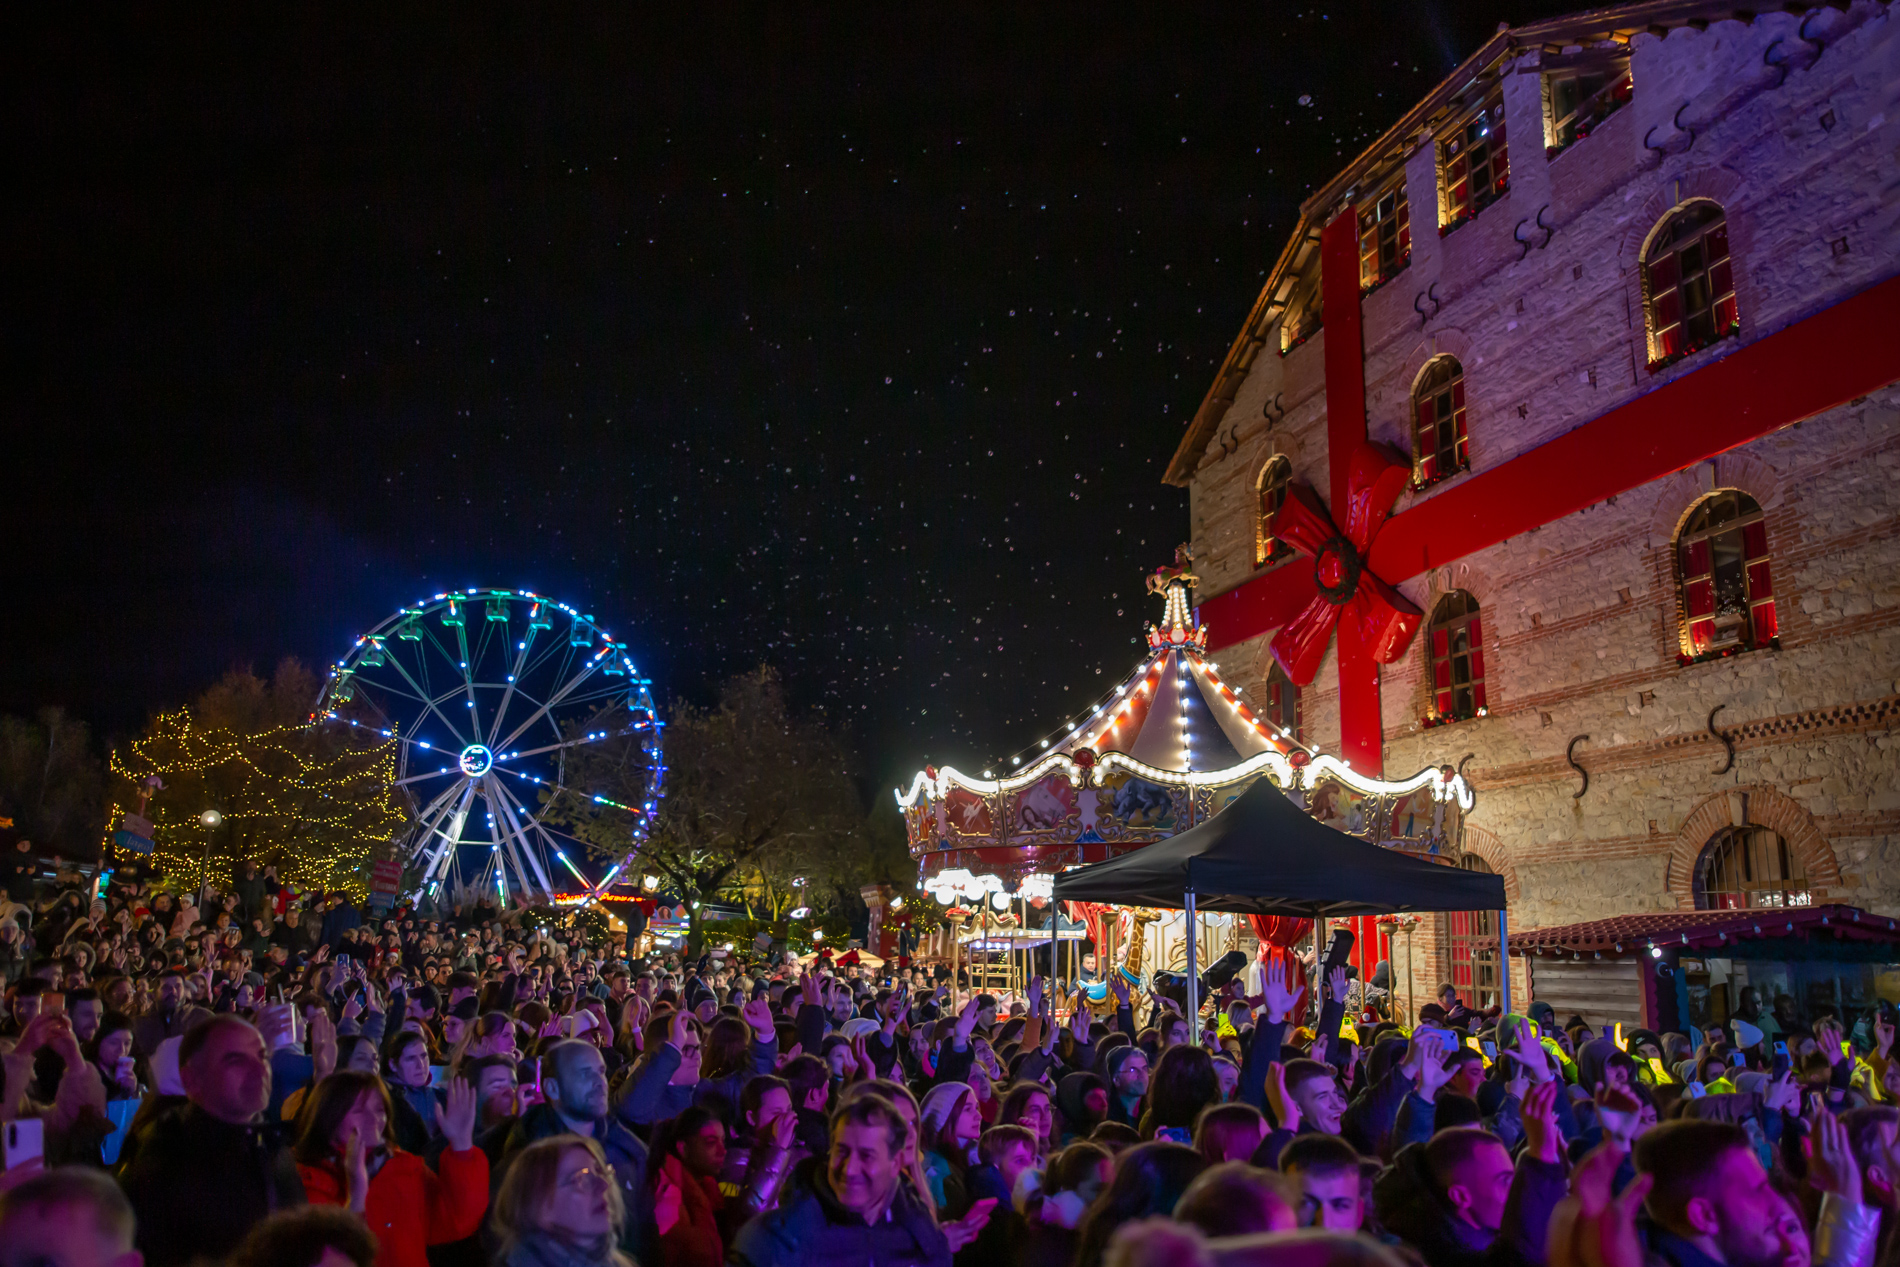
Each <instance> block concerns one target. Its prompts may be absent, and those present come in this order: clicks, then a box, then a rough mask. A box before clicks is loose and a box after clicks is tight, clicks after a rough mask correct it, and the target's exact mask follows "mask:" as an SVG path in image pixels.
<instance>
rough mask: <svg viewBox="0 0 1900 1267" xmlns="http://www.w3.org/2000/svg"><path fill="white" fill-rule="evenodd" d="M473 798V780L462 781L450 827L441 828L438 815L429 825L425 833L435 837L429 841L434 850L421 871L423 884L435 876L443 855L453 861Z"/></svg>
mask: <svg viewBox="0 0 1900 1267" xmlns="http://www.w3.org/2000/svg"><path fill="white" fill-rule="evenodd" d="M474 799H475V782H474V780H472V779H470V780H467V781H465V782H464V783H463V786H462V795H461V798H460V799H459V800H457V801H456V803H455V812H454V815H453V817H452V823H453V825H452V826H451V828H450V829H449V830H448V831H446V832H445V831H443V830H442V828H441V818H440V816H438V817H437V820H436V822H434V823H431V824H430V825H429V828H428V833H427V834H428V836H430V837H434V838H435V839H434V840H432V841H431V843H432V844H434V846H435V850H434V852H433V853H431V854H430V855H429V865H428V866H426V867H424V868H423V871H422V881H423V883H424V884H427V883H428V882H429V881H430V880H431V879H433V878H434V877H435V873H436V869H437V868H438V867H440V866H441V865H442V860H443V857H444V856H445V855H446V856H447V858H448V860H449V861H450V862H451V863H453V862H454V861H455V851H456V847H457V846H458V845H460V844H461V843H462V828H463V826H464V825H465V824H466V823H467V822H468V806H469V802H470V801H472V800H474Z"/></svg>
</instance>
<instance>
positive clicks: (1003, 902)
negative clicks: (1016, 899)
mask: <svg viewBox="0 0 1900 1267" xmlns="http://www.w3.org/2000/svg"><path fill="white" fill-rule="evenodd" d="M990 905H991V906H992V907H994V908H995V909H996V910H999V911H1007V910H1008V909H1009V894H1007V893H992V894H990Z"/></svg>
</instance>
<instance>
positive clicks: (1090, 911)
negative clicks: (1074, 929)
mask: <svg viewBox="0 0 1900 1267" xmlns="http://www.w3.org/2000/svg"><path fill="white" fill-rule="evenodd" d="M1062 905H1063V906H1065V907H1067V908H1068V916H1069V918H1070V919H1072V920H1080V921H1081V923H1082V927H1083V928H1084V929H1086V930H1087V932H1088V935H1089V940H1090V941H1092V942H1094V943H1095V952H1096V953H1097V954H1106V953H1108V951H1107V947H1106V946H1105V945H1104V944H1103V942H1102V916H1103V914H1104V913H1106V912H1107V911H1108V910H1109V909H1110V908H1109V906H1108V905H1107V903H1104V902H1064V903H1063V904H1062Z"/></svg>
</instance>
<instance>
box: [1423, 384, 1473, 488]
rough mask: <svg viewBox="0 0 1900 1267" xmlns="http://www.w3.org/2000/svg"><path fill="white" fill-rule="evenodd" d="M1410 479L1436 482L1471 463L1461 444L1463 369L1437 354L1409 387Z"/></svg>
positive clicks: (1463, 430) (1463, 422)
mask: <svg viewBox="0 0 1900 1267" xmlns="http://www.w3.org/2000/svg"><path fill="white" fill-rule="evenodd" d="M1412 463H1413V468H1412V480H1413V482H1414V483H1415V484H1417V485H1418V487H1420V488H1423V487H1425V486H1426V485H1427V484H1433V483H1436V482H1437V481H1439V480H1442V479H1444V478H1445V477H1446V476H1448V475H1455V474H1456V473H1458V472H1459V471H1463V470H1466V469H1468V468H1469V467H1470V466H1471V456H1470V452H1469V450H1468V449H1467V448H1466V445H1465V369H1464V366H1462V365H1460V364H1458V361H1457V358H1455V357H1450V356H1441V357H1439V358H1438V359H1437V360H1435V361H1433V362H1431V364H1429V365H1427V366H1426V367H1425V372H1424V373H1423V374H1420V375H1419V376H1418V385H1417V386H1416V387H1414V388H1413V389H1412Z"/></svg>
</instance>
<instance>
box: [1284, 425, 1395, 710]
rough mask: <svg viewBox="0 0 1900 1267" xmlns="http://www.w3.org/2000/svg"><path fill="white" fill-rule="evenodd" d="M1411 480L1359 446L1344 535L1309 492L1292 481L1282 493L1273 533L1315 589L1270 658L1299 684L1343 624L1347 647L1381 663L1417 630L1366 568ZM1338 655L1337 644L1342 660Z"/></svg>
mask: <svg viewBox="0 0 1900 1267" xmlns="http://www.w3.org/2000/svg"><path fill="white" fill-rule="evenodd" d="M1411 475H1412V468H1411V467H1410V466H1409V465H1407V464H1406V463H1405V462H1403V461H1402V460H1400V458H1399V456H1398V455H1397V454H1396V453H1394V452H1393V451H1392V450H1391V449H1389V448H1387V447H1386V446H1384V445H1382V444H1373V443H1371V442H1369V441H1361V442H1360V444H1359V446H1358V448H1357V449H1355V450H1354V452H1353V455H1352V465H1351V467H1350V469H1349V470H1348V471H1347V475H1346V527H1345V530H1344V531H1341V530H1340V528H1339V527H1338V526H1337V525H1336V524H1335V523H1334V522H1333V517H1332V516H1331V515H1329V514H1327V513H1326V508H1325V507H1324V506H1322V505H1320V501H1319V497H1318V496H1317V495H1315V494H1314V492H1313V490H1312V489H1311V488H1308V487H1307V486H1306V485H1304V484H1296V485H1294V486H1292V487H1290V488H1288V489H1287V490H1286V502H1285V503H1284V504H1283V505H1282V506H1281V507H1280V512H1279V514H1278V515H1276V516H1275V517H1274V521H1273V532H1274V535H1275V536H1276V537H1278V538H1279V539H1280V540H1282V541H1284V542H1286V543H1287V544H1288V545H1290V546H1292V547H1293V548H1294V549H1295V550H1298V551H1299V552H1300V553H1301V554H1304V555H1307V556H1309V557H1311V558H1312V560H1313V581H1314V587H1315V588H1316V589H1317V590H1318V591H1319V592H1318V593H1316V594H1314V595H1313V598H1312V601H1310V602H1309V603H1307V605H1306V608H1305V610H1303V611H1302V612H1300V614H1299V615H1297V616H1295V617H1294V618H1293V619H1292V620H1290V621H1288V622H1287V623H1286V624H1285V625H1283V626H1282V627H1281V629H1280V632H1279V633H1277V634H1275V635H1274V636H1273V658H1274V659H1275V660H1278V661H1279V662H1280V667H1281V668H1282V669H1284V670H1285V671H1286V675H1287V676H1288V677H1290V678H1292V679H1293V680H1294V681H1295V682H1297V683H1298V684H1299V685H1301V686H1305V685H1306V684H1307V683H1309V682H1311V681H1312V680H1313V675H1314V674H1315V673H1317V672H1318V671H1319V662H1320V661H1321V660H1322V659H1323V658H1325V655H1326V646H1327V644H1328V643H1330V642H1331V641H1332V640H1333V631H1334V630H1335V629H1337V628H1338V627H1339V624H1340V622H1342V621H1344V622H1346V623H1347V625H1348V627H1349V629H1350V630H1351V631H1352V633H1353V635H1354V639H1353V642H1354V645H1356V646H1357V647H1358V648H1359V649H1360V650H1361V651H1362V652H1363V654H1365V655H1368V656H1370V657H1371V658H1372V659H1373V660H1375V661H1377V662H1378V663H1380V664H1390V663H1392V662H1393V661H1394V660H1396V659H1398V658H1399V657H1400V656H1401V655H1404V654H1405V648H1406V647H1408V646H1409V645H1411V642H1412V635H1413V634H1415V633H1417V632H1418V625H1419V621H1420V620H1421V619H1423V617H1424V613H1423V612H1421V611H1419V609H1418V608H1417V607H1415V606H1413V605H1412V602H1411V600H1409V599H1407V598H1406V597H1405V596H1404V595H1403V594H1401V593H1399V592H1398V591H1397V590H1395V589H1393V588H1392V587H1391V586H1390V585H1387V584H1386V583H1385V582H1384V581H1382V580H1380V579H1379V578H1378V577H1377V576H1374V575H1373V574H1372V573H1371V572H1370V571H1368V570H1367V569H1366V555H1367V554H1368V553H1370V551H1371V549H1372V542H1373V538H1375V537H1377V536H1378V535H1379V528H1380V527H1381V526H1382V525H1383V524H1384V523H1385V518H1386V516H1387V515H1388V514H1390V513H1391V511H1392V503H1393V502H1395V501H1397V500H1398V497H1399V494H1400V493H1402V492H1404V491H1405V485H1406V481H1408V480H1409V479H1410V478H1411ZM1345 654H1346V652H1345V645H1344V644H1342V646H1341V655H1342V658H1343V657H1344V655H1345Z"/></svg>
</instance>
